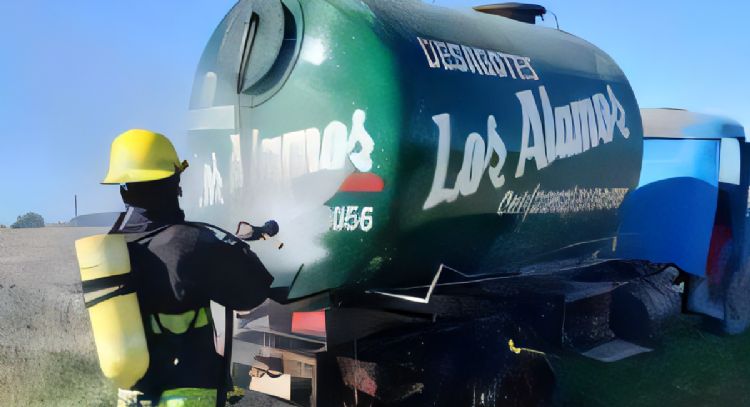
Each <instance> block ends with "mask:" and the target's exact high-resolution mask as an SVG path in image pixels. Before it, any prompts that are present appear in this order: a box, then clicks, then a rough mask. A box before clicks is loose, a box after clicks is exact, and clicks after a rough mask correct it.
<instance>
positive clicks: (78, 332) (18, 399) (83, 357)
mask: <svg viewBox="0 0 750 407" xmlns="http://www.w3.org/2000/svg"><path fill="white" fill-rule="evenodd" d="M105 232H106V230H105V229H97V228H64V227H57V228H52V227H50V228H44V229H25V230H11V229H0V406H24V407H25V406H56V407H66V406H71V407H73V406H75V407H88V406H91V407H100V406H101V407H104V406H108V407H109V406H114V405H115V394H116V390H115V389H114V388H113V387H112V386H111V385H110V384H109V383H108V381H107V380H106V379H105V378H104V377H103V376H102V375H101V374H100V371H99V366H98V362H97V358H96V350H95V347H94V340H93V336H92V335H91V329H90V326H89V320H88V314H87V312H86V308H85V307H84V305H83V298H82V296H81V290H80V277H79V272H78V266H77V261H76V257H75V248H74V242H75V240H77V239H80V238H82V237H86V236H91V235H95V234H99V233H105ZM241 405H248V406H249V405H252V406H261V407H262V406H276V405H280V404H277V402H276V401H274V400H273V399H270V398H267V397H264V396H262V395H257V394H248V396H247V397H246V399H245V400H243V401H242V403H241Z"/></svg>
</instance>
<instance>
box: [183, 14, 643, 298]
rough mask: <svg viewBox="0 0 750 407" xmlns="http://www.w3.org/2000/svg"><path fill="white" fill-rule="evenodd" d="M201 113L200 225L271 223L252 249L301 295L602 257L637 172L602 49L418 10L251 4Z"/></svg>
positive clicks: (524, 28)
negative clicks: (272, 232)
mask: <svg viewBox="0 0 750 407" xmlns="http://www.w3.org/2000/svg"><path fill="white" fill-rule="evenodd" d="M190 109H191V111H190V129H189V132H188V140H189V143H188V145H189V148H190V152H189V156H188V157H187V158H188V159H190V160H191V165H192V167H191V169H189V170H188V171H187V173H186V174H185V176H184V180H183V186H184V189H185V198H184V200H183V206H185V208H186V209H187V212H188V217H189V218H191V219H195V220H202V221H208V222H213V223H216V224H218V225H220V226H223V227H225V228H232V227H233V225H236V224H237V222H238V221H240V220H243V221H249V222H251V223H255V224H263V223H264V222H265V221H267V220H270V219H273V220H276V221H277V222H278V223H279V225H280V230H281V232H280V233H279V235H278V238H279V239H280V240H281V241H283V242H284V248H283V249H282V250H278V246H277V245H275V244H272V243H269V242H258V243H254V244H253V250H255V251H256V253H258V255H259V256H260V258H261V259H262V261H263V262H264V263H265V264H266V266H267V267H268V269H269V271H271V273H273V274H274V276H275V277H276V283H275V285H290V284H291V285H292V292H291V296H292V297H295V298H296V297H302V296H306V295H310V294H314V293H318V292H322V291H326V290H331V289H337V288H347V287H348V288H353V289H393V288H398V287H406V286H410V285H420V284H429V283H430V281H432V279H433V277H434V276H435V274H436V273H437V271H438V270H439V269H449V270H452V271H455V272H457V273H455V274H457V275H460V276H462V277H463V278H471V277H476V276H483V275H492V274H506V273H516V272H518V271H520V270H524V269H528V268H529V267H533V266H534V265H536V264H540V263H543V262H557V261H565V260H569V259H574V260H576V259H578V260H580V259H592V258H596V257H597V256H601V255H602V253H604V252H606V251H608V250H609V251H611V250H612V248H613V246H614V245H616V239H615V236H616V235H617V228H618V208H619V206H620V204H621V203H622V201H623V199H624V197H625V195H626V194H627V193H628V192H629V191H630V190H632V189H633V188H635V187H636V186H637V183H638V178H639V173H640V168H641V158H642V137H643V129H642V124H641V117H640V112H639V108H638V105H637V102H636V100H635V96H634V94H633V91H632V89H631V87H630V85H629V83H628V80H627V78H626V77H625V75H624V74H623V72H622V71H621V70H620V68H619V67H618V66H617V65H616V64H615V62H614V61H613V60H612V59H611V58H610V57H609V56H608V55H607V54H605V53H604V52H602V51H601V50H599V49H597V48H596V47H595V46H593V45H591V44H590V43H588V42H586V41H584V40H581V39H579V38H577V37H575V36H573V35H570V34H568V33H566V32H563V31H560V30H556V29H553V28H546V27H541V26H536V25H534V24H527V23H523V22H519V21H515V20H512V19H509V18H505V17H500V16H495V15H489V14H484V13H480V12H478V11H475V10H470V9H469V10H453V9H448V8H443V7H437V6H432V5H428V4H423V3H422V2H420V1H403V0H365V1H354V0H316V1H300V0H268V1H258V0H256V1H254V0H242V1H240V2H239V3H238V4H237V5H236V6H235V7H234V8H233V9H232V10H231V11H230V12H229V13H228V14H227V16H226V17H225V18H224V20H223V21H222V22H221V24H220V25H219V26H218V28H217V29H216V31H215V32H214V34H213V36H212V37H211V39H210V40H209V42H208V45H207V46H206V49H205V51H204V54H203V57H202V59H201V61H200V64H199V67H198V71H197V74H196V79H195V86H194V91H193V96H192V100H191V106H190ZM292 282H293V284H292Z"/></svg>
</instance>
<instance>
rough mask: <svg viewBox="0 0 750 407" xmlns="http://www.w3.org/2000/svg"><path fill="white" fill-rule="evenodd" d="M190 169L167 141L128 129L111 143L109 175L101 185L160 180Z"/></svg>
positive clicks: (152, 133)
mask: <svg viewBox="0 0 750 407" xmlns="http://www.w3.org/2000/svg"><path fill="white" fill-rule="evenodd" d="M187 167H188V162H187V161H182V162H180V159H179V158H178V157H177V151H175V149H174V146H173V145H172V143H171V142H170V141H169V139H168V138H166V137H164V136H163V135H161V134H158V133H154V132H152V131H148V130H137V129H136V130H128V131H126V132H125V133H122V134H120V135H119V136H117V138H116V139H115V141H113V142H112V152H111V154H110V157H109V173H107V177H106V178H104V181H102V184H128V183H131V182H147V181H157V180H160V179H164V178H168V177H171V176H172V175H174V174H175V173H178V172H182V171H184V170H185V169H186V168H187Z"/></svg>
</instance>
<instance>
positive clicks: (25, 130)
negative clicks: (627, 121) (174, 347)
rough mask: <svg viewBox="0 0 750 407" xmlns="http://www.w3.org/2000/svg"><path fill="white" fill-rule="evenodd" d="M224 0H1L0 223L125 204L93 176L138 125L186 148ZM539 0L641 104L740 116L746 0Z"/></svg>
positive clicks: (464, 3) (745, 107) (447, 0)
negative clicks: (196, 91)
mask: <svg viewBox="0 0 750 407" xmlns="http://www.w3.org/2000/svg"><path fill="white" fill-rule="evenodd" d="M308 1H321V0H308ZM353 1H354V0H353ZM426 2H428V3H432V1H431V0H427V1H426ZM491 2H492V1H490V0H484V1H469V0H436V1H435V2H434V3H435V4H436V5H438V6H442V7H463V8H466V7H471V6H475V5H479V4H486V3H491ZM234 3H235V1H234V0H157V1H154V0H130V1H127V2H126V1H124V0H108V1H101V0H66V1H59V0H24V1H2V2H0V34H1V35H0V154H1V156H0V157H1V158H0V224H5V225H9V224H11V223H12V222H13V221H15V219H16V217H17V216H18V215H21V214H23V213H26V212H29V211H33V212H37V213H40V214H42V215H43V216H44V218H45V219H46V220H47V222H59V221H68V220H70V219H71V218H72V217H73V215H74V205H73V199H74V195H77V196H78V209H79V213H80V214H83V213H95V212H109V211H119V210H121V209H122V203H121V202H120V199H119V194H118V190H117V188H116V187H107V186H101V185H99V182H100V180H101V179H102V178H103V177H104V175H105V173H106V170H107V162H108V156H109V147H110V143H111V141H112V139H113V138H114V137H115V136H116V135H117V134H119V133H121V132H123V131H125V130H127V129H130V128H148V129H153V130H156V131H159V132H162V133H164V134H167V135H168V136H170V138H172V139H173V141H174V142H175V144H176V146H177V149H178V151H180V150H182V146H183V145H184V135H185V127H186V125H185V124H186V117H187V105H188V99H189V96H190V91H191V87H192V82H193V76H194V74H195V68H196V66H197V63H198V60H199V58H200V55H201V52H202V51H203V47H204V46H205V44H206V42H207V40H208V38H209V36H210V35H211V33H212V32H213V30H214V28H215V27H216V25H217V24H218V23H219V22H220V21H221V19H222V18H223V16H224V15H225V14H226V13H227V11H228V10H229V9H230V8H231V6H232V5H233V4H234ZM538 3H540V4H542V5H544V6H546V7H547V9H548V10H550V11H552V12H554V13H555V14H556V15H557V18H558V21H559V24H560V28H561V29H563V30H565V31H568V32H570V33H572V34H575V35H577V36H579V37H582V38H584V39H586V40H588V41H589V42H592V43H593V44H595V45H597V46H598V47H600V48H602V49H603V50H604V51H605V52H607V53H608V54H609V55H611V56H612V57H613V58H614V60H615V61H616V62H617V63H618V64H619V65H620V67H621V68H622V69H623V71H624V72H625V74H626V75H627V76H628V78H629V79H630V82H631V85H632V86H633V89H634V91H635V94H636V97H637V99H638V102H639V104H640V105H641V107H677V108H686V109H689V110H695V111H700V112H705V113H715V114H721V115H724V116H728V117H732V118H734V119H736V120H738V121H740V122H741V123H742V124H743V125H745V127H746V128H748V129H750V98H748V92H749V91H750V81H748V79H747V77H746V76H745V75H746V74H747V72H748V67H750V43H749V42H748V39H750V25H748V24H747V23H746V17H747V16H748V15H750V2H746V1H739V0H735V1H727V0H716V1H713V2H709V3H705V2H704V3H701V4H702V6H701V7H698V6H692V5H690V4H695V3H693V2H685V1H677V0H660V1H646V0H629V1H610V0H600V1H590V0H588V1H586V0H549V1H544V0H541V1H538ZM549 18H551V15H548V20H547V22H546V23H545V25H548V24H551V20H549Z"/></svg>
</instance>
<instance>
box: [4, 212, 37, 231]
mask: <svg viewBox="0 0 750 407" xmlns="http://www.w3.org/2000/svg"><path fill="white" fill-rule="evenodd" d="M10 227H11V228H13V229H26V228H43V227H44V218H43V217H42V215H40V214H38V213H34V212H29V213H27V214H25V215H21V216H19V217H18V219H17V220H16V223H14V224H12V225H10Z"/></svg>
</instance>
